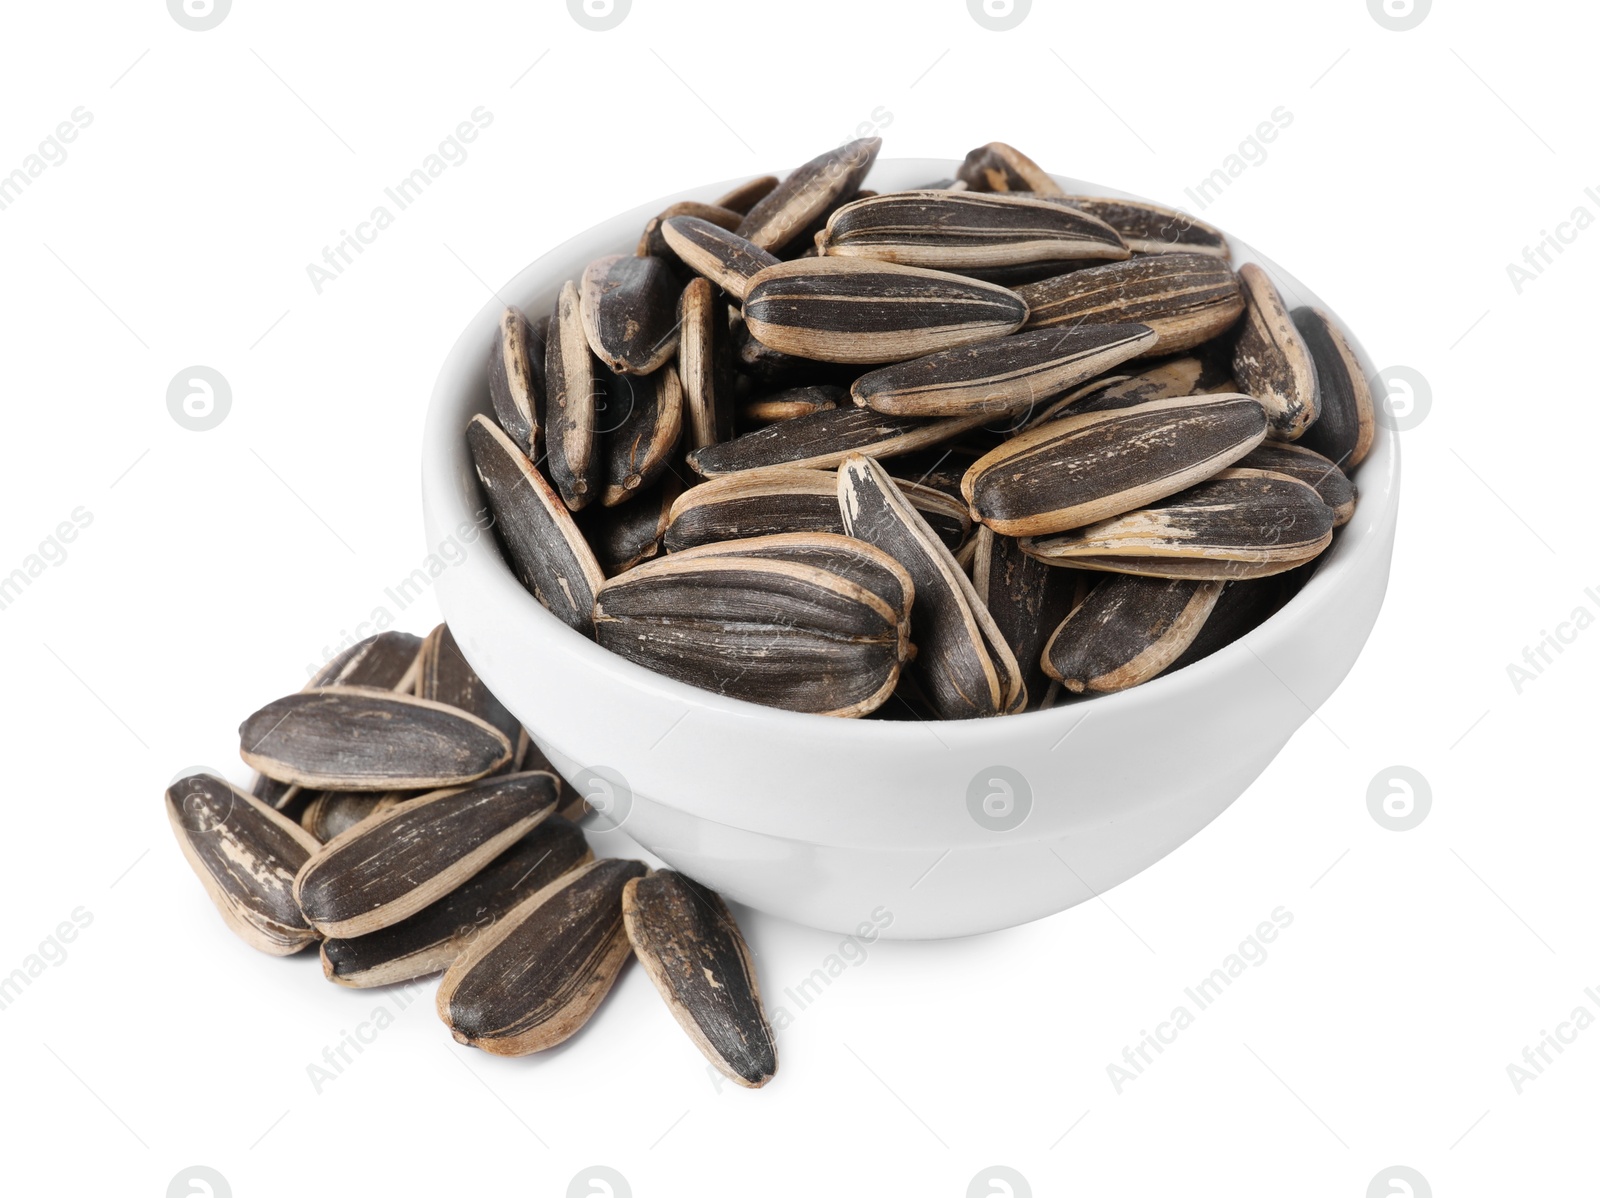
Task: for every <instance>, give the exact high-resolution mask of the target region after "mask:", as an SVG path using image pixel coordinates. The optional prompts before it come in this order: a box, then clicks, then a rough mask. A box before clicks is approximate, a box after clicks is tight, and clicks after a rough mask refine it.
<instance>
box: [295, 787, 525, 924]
mask: <svg viewBox="0 0 1600 1198" xmlns="http://www.w3.org/2000/svg"><path fill="white" fill-rule="evenodd" d="M555 809H556V780H555V778H554V777H553V776H552V775H550V774H545V773H538V772H530V773H525V774H508V775H506V776H505V777H502V778H492V779H490V780H489V781H486V782H480V783H478V784H477V785H476V786H469V787H466V788H464V789H459V790H441V791H436V792H434V793H433V794H428V795H423V796H422V797H421V798H418V799H413V800H411V801H410V802H409V803H404V804H402V805H400V806H398V807H395V808H394V809H392V810H390V811H387V812H384V813H383V814H382V815H379V816H376V817H374V818H370V819H367V820H363V821H362V822H361V823H359V824H357V825H356V826H355V827H353V828H351V829H350V830H349V831H348V832H346V833H344V835H342V836H337V837H335V838H334V839H333V840H332V841H331V842H329V843H328V844H326V845H324V846H323V847H322V848H321V850H320V851H319V852H318V853H317V855H316V856H315V857H313V858H312V859H311V860H310V861H308V862H306V863H305V865H304V866H302V867H301V869H300V872H299V874H298V875H297V876H296V877H295V882H294V894H295V899H296V900H297V901H298V902H299V903H300V909H301V911H303V912H304V913H305V916H306V918H307V919H308V920H310V921H311V923H312V924H313V925H314V926H315V927H316V928H317V929H318V930H319V931H321V932H322V933H323V934H324V935H327V936H338V937H345V938H348V937H352V936H363V935H365V934H367V933H368V932H375V931H377V930H378V929H379V928H385V927H388V926H389V925H391V924H396V923H399V922H400V921H401V920H402V919H406V918H409V917H410V916H412V915H415V914H416V913H417V912H418V911H421V910H422V909H423V908H424V907H426V906H427V905H428V904H430V903H432V902H433V901H434V900H436V899H439V898H442V897H443V896H444V895H446V894H448V893H450V891H452V890H454V889H455V888H456V887H457V886H459V885H460V884H461V883H463V882H465V881H466V880H467V879H468V878H470V877H472V876H473V875H474V874H475V873H477V872H478V871H479V870H481V869H483V868H484V867H485V866H486V865H488V864H489V862H491V861H493V860H494V859H495V858H496V857H498V856H499V855H500V854H501V853H503V852H504V851H505V850H506V849H508V848H510V847H511V846H512V845H513V844H515V843H516V842H517V841H519V840H521V839H522V838H523V837H524V836H525V835H527V834H528V832H530V831H531V830H532V829H533V827H534V825H535V824H537V823H539V822H540V821H541V820H543V819H544V818H545V817H547V816H549V815H550V814H551V813H552V812H554V811H555Z"/></svg>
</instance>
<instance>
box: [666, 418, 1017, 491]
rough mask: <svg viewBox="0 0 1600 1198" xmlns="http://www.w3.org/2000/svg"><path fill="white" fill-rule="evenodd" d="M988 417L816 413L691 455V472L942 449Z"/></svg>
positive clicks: (819, 465)
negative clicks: (937, 418) (857, 455)
mask: <svg viewBox="0 0 1600 1198" xmlns="http://www.w3.org/2000/svg"><path fill="white" fill-rule="evenodd" d="M986 419H988V416H987V415H986V414H985V413H982V412H980V413H977V414H976V415H971V416H951V417H947V418H945V419H943V420H923V419H919V418H917V417H914V416H885V415H883V414H882V413H880V412H874V411H872V410H871V409H869V408H858V407H854V406H852V407H846V408H834V409H829V410H824V411H821V412H813V413H812V414H811V415H809V416H797V417H795V418H794V419H793V420H784V421H780V422H779V423H777V424H770V425H768V426H767V427H766V428H758V429H755V430H753V431H751V432H748V433H745V434H743V435H742V436H738V437H735V438H734V439H733V440H732V441H725V442H723V443H722V444H720V445H708V446H706V447H705V448H704V449H697V450H695V451H694V452H693V453H691V454H690V455H689V458H688V461H689V468H690V469H691V470H693V471H694V472H695V473H696V474H698V475H700V476H701V477H702V478H718V477H721V476H722V475H725V474H734V473H737V472H738V471H741V470H757V469H761V468H763V467H766V466H809V467H812V468H815V469H827V468H831V467H834V466H837V465H838V464H839V463H840V462H842V461H844V459H845V458H847V457H849V456H850V455H851V454H852V453H864V454H868V455H870V456H872V457H875V458H889V457H894V456H895V455H896V454H902V453H911V452H912V451H913V450H917V449H925V448H927V447H928V446H930V445H938V444H939V443H941V442H943V441H948V440H950V439H951V438H952V437H955V436H957V435H959V434H960V433H963V432H965V431H966V430H967V429H971V428H976V427H977V426H978V425H980V424H982V423H983V421H985V420H986Z"/></svg>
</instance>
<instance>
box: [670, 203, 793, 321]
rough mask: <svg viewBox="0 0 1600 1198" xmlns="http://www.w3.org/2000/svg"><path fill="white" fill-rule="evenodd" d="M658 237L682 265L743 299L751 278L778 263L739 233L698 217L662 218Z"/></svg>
mask: <svg viewBox="0 0 1600 1198" xmlns="http://www.w3.org/2000/svg"><path fill="white" fill-rule="evenodd" d="M661 236H662V238H663V239H664V240H665V241H666V243H667V247H668V248H669V249H671V250H672V252H673V253H674V254H676V255H677V256H678V258H679V260H680V261H682V262H683V264H684V265H685V266H687V267H688V268H689V269H690V270H692V271H694V272H695V273H696V274H699V275H703V276H704V277H705V278H707V279H709V280H710V281H711V282H713V283H715V284H716V285H717V286H718V287H721V288H722V289H723V290H724V291H726V292H727V293H728V294H729V295H731V296H733V297H734V298H735V299H740V300H742V299H744V295H745V292H746V291H747V290H749V287H750V280H751V279H753V278H755V277H756V275H758V274H760V273H761V272H762V271H763V270H765V269H766V268H767V267H769V266H775V265H777V262H778V259H777V257H776V256H774V255H772V254H769V253H767V251H766V250H764V249H762V248H761V247H760V246H758V245H755V244H753V243H751V242H749V241H746V240H745V239H744V238H743V237H741V236H739V234H737V233H730V232H729V231H728V230H726V229H722V228H718V227H717V226H716V225H714V224H712V223H711V222H710V221H707V220H701V219H699V218H698V217H693V216H674V217H671V218H669V219H668V220H665V221H662V222H661Z"/></svg>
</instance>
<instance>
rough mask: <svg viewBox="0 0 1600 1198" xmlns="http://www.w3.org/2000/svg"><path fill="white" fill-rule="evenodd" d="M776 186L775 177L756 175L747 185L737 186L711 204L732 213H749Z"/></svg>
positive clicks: (776, 177)
mask: <svg viewBox="0 0 1600 1198" xmlns="http://www.w3.org/2000/svg"><path fill="white" fill-rule="evenodd" d="M777 186H778V176H777V175H757V176H756V177H755V178H754V179H751V180H750V181H749V182H748V183H741V184H739V186H737V187H735V188H734V189H733V190H732V191H728V192H725V193H723V194H722V195H720V196H718V197H717V198H716V199H714V200H712V201H711V202H712V203H713V204H715V205H716V206H717V207H718V208H728V209H731V210H733V211H734V212H749V211H750V209H752V208H754V207H755V206H756V204H757V203H758V202H760V201H761V200H762V199H763V198H764V197H766V196H767V195H769V194H771V192H772V190H773V188H775V187H777Z"/></svg>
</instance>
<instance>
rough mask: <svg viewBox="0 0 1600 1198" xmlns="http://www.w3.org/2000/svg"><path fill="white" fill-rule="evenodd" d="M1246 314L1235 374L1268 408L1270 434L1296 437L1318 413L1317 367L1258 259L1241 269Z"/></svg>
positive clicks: (1242, 387)
mask: <svg viewBox="0 0 1600 1198" xmlns="http://www.w3.org/2000/svg"><path fill="white" fill-rule="evenodd" d="M1239 281H1240V283H1242V284H1243V285H1244V295H1245V300H1246V307H1245V317H1244V320H1243V321H1242V322H1241V323H1240V326H1239V335H1238V339H1237V340H1236V341H1235V342H1234V344H1233V377H1234V378H1235V379H1237V380H1238V381H1239V389H1240V390H1241V391H1244V392H1247V393H1248V394H1250V395H1254V396H1255V397H1256V398H1257V399H1259V400H1260V401H1261V406H1262V407H1264V408H1266V410H1267V418H1268V419H1269V420H1270V421H1271V422H1272V435H1273V436H1274V437H1276V438H1277V439H1279V440H1282V441H1294V440H1298V439H1299V437H1300V435H1301V434H1302V433H1304V432H1305V431H1306V429H1308V428H1310V427H1311V424H1312V422H1313V421H1315V420H1316V418H1317V367H1316V363H1315V362H1313V361H1312V360H1311V350H1310V349H1309V348H1308V347H1307V346H1306V341H1305V338H1304V337H1302V336H1301V335H1300V330H1299V329H1297V328H1295V324H1294V321H1292V320H1290V319H1289V311H1288V309H1287V308H1285V307H1284V303H1283V297H1282V296H1281V295H1279V294H1278V289H1277V287H1275V286H1274V285H1273V283H1272V280H1271V279H1270V278H1268V277H1267V272H1266V271H1264V270H1262V269H1261V268H1260V267H1259V266H1257V265H1256V264H1255V263H1254V262H1247V263H1245V264H1244V265H1243V266H1241V267H1240V268H1239Z"/></svg>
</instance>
